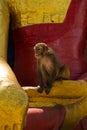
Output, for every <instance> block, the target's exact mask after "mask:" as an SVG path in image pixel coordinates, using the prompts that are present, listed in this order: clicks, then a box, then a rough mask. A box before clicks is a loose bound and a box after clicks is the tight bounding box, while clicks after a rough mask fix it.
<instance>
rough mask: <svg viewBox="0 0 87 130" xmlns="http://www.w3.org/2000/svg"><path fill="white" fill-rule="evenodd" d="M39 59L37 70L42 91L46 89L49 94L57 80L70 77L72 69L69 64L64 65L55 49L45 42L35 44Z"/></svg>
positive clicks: (36, 55)
mask: <svg viewBox="0 0 87 130" xmlns="http://www.w3.org/2000/svg"><path fill="white" fill-rule="evenodd" d="M34 51H35V57H36V59H37V70H38V77H39V83H40V88H39V89H38V91H39V92H40V93H41V92H43V90H44V89H45V92H46V93H47V94H48V93H49V92H50V88H51V87H52V83H53V82H54V81H55V80H62V79H69V78H70V71H69V68H68V66H67V65H62V64H61V62H60V60H59V59H58V57H57V56H56V54H55V53H54V51H53V50H52V49H51V48H49V47H48V46H47V44H45V43H37V44H36V45H35V46H34Z"/></svg>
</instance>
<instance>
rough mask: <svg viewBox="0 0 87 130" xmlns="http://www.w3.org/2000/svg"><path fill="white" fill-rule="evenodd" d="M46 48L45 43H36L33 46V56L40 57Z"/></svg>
mask: <svg viewBox="0 0 87 130" xmlns="http://www.w3.org/2000/svg"><path fill="white" fill-rule="evenodd" d="M47 50H48V47H47V45H46V44H45V43H37V44H36V45H35V46H34V51H35V58H36V59H40V58H41V57H42V56H43V55H44V53H45V52H46V51H47Z"/></svg>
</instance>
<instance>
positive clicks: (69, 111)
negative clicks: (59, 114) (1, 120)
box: [23, 80, 87, 130]
mask: <svg viewBox="0 0 87 130" xmlns="http://www.w3.org/2000/svg"><path fill="white" fill-rule="evenodd" d="M37 88H38V87H23V89H24V90H25V92H26V93H27V95H28V97H29V107H54V106H56V105H57V104H62V105H64V106H65V109H66V116H65V121H64V124H63V127H62V130H71V129H72V128H73V127H74V126H75V125H76V123H77V122H78V121H79V120H80V119H81V118H83V117H84V116H86V115H87V82H85V81H84V80H77V81H73V80H67V81H61V82H55V83H54V84H53V87H52V89H51V92H50V93H49V94H48V95H46V94H45V92H43V93H42V94H40V93H38V92H37Z"/></svg>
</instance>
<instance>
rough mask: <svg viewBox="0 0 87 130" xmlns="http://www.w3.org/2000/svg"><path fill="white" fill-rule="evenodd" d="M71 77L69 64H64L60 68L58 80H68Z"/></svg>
mask: <svg viewBox="0 0 87 130" xmlns="http://www.w3.org/2000/svg"><path fill="white" fill-rule="evenodd" d="M68 79H70V70H69V67H68V65H63V66H62V67H61V68H60V72H59V76H58V80H60V81H61V80H68Z"/></svg>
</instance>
